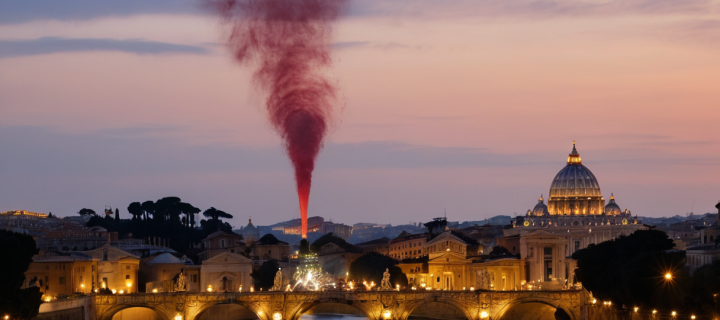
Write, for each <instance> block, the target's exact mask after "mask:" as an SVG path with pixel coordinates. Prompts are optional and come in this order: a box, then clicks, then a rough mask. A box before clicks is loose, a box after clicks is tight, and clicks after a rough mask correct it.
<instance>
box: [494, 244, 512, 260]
mask: <svg viewBox="0 0 720 320" xmlns="http://www.w3.org/2000/svg"><path fill="white" fill-rule="evenodd" d="M509 254H510V251H509V250H508V249H507V248H505V247H503V246H494V247H493V248H492V251H490V256H493V257H502V256H505V255H509Z"/></svg>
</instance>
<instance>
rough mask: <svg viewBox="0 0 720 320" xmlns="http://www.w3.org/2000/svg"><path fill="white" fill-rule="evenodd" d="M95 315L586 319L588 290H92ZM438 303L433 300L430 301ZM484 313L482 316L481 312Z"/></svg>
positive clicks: (268, 319) (274, 319) (267, 319)
mask: <svg viewBox="0 0 720 320" xmlns="http://www.w3.org/2000/svg"><path fill="white" fill-rule="evenodd" d="M94 299H95V300H94V309H95V319H96V320H112V317H113V315H115V314H116V313H117V312H119V311H121V310H123V309H127V308H132V307H144V308H149V309H152V310H154V311H155V312H156V313H157V314H158V315H159V316H160V317H161V318H162V319H164V320H178V319H182V320H197V319H199V318H200V315H202V313H203V312H204V311H206V310H208V309H209V308H211V307H213V306H215V305H218V304H237V305H240V306H243V307H245V308H247V309H249V310H251V311H252V312H254V313H255V314H256V315H257V316H258V318H259V319H260V320H279V319H285V320H298V319H299V318H300V316H301V315H303V314H304V313H306V312H307V311H309V310H310V309H312V308H313V307H315V306H317V305H320V304H324V303H339V304H344V305H350V306H352V307H354V308H357V309H358V310H360V311H361V312H362V313H364V314H365V315H366V316H367V317H368V318H369V319H370V320H381V319H393V320H406V319H407V318H408V316H410V314H411V313H412V312H413V310H415V309H416V308H418V307H419V306H421V305H423V304H427V303H430V302H435V303H441V304H446V305H452V306H454V307H456V308H457V309H458V310H460V311H461V312H462V313H463V314H465V317H466V318H467V319H473V320H475V319H492V320H495V319H502V318H503V315H504V314H505V313H507V312H508V311H509V310H511V309H513V308H515V307H518V306H521V305H523V304H527V303H540V304H545V305H549V306H552V307H554V308H559V309H563V310H564V311H565V312H566V313H567V314H568V315H569V316H570V318H571V319H572V320H581V319H587V306H589V305H590V304H591V300H590V299H591V298H590V296H589V294H588V293H587V291H585V290H584V289H581V290H564V291H480V290H478V291H474V292H473V291H352V292H254V293H250V292H243V293H238V292H224V293H198V292H187V293H146V294H144V293H139V294H126V295H96V296H94ZM434 305H437V304H434ZM485 314H487V318H483V317H484V316H485Z"/></svg>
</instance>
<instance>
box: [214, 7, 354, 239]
mask: <svg viewBox="0 0 720 320" xmlns="http://www.w3.org/2000/svg"><path fill="white" fill-rule="evenodd" d="M205 1H206V4H207V5H208V7H210V8H212V9H213V10H215V11H217V12H218V13H219V14H220V16H221V17H222V20H223V24H224V26H225V27H226V31H227V45H228V47H229V48H230V49H231V50H232V52H233V54H234V56H235V59H236V60H237V61H238V62H240V63H241V64H252V65H255V66H256V67H257V69H256V70H255V73H254V75H253V82H254V83H255V84H256V85H258V86H259V87H260V88H261V89H262V90H264V91H266V92H267V93H268V97H267V101H266V107H267V110H268V115H269V118H270V123H271V124H272V126H273V128H274V129H275V130H276V131H277V132H278V134H280V136H281V137H282V139H283V143H284V145H285V149H286V150H287V153H288V156H289V157H290V161H292V164H293V166H294V168H295V181H296V183H297V192H298V200H299V204H300V218H301V221H302V237H303V238H307V210H308V201H309V198H310V186H311V184H312V173H313V169H314V168H315V159H316V158H317V155H318V153H319V152H320V149H321V148H322V146H323V139H324V138H325V135H326V133H327V129H328V125H329V122H330V121H331V119H332V111H333V108H332V104H333V103H334V102H335V100H336V95H335V91H336V88H335V86H334V85H333V84H332V83H330V81H329V80H328V79H327V78H326V77H325V76H324V75H323V71H324V70H325V69H326V68H328V67H330V65H331V62H332V61H331V59H330V48H331V42H330V38H331V33H332V23H333V22H334V21H335V20H337V19H338V17H339V16H340V14H341V12H342V11H343V9H344V7H345V4H346V2H347V1H346V0H242V1H241V0H205Z"/></svg>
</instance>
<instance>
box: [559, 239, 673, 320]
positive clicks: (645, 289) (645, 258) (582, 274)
mask: <svg viewBox="0 0 720 320" xmlns="http://www.w3.org/2000/svg"><path fill="white" fill-rule="evenodd" d="M673 246H674V244H673V242H672V240H671V239H668V236H667V234H665V232H662V231H659V230H638V231H635V232H634V233H632V234H631V235H629V236H621V237H619V238H617V239H614V240H610V241H605V242H602V243H599V244H597V245H590V246H588V247H587V248H585V249H581V250H578V251H576V252H575V253H573V255H572V257H573V259H575V260H577V270H576V276H577V279H578V280H579V281H580V282H582V284H583V286H584V287H585V288H587V289H588V290H590V291H591V292H592V293H593V295H595V296H596V297H598V298H599V299H603V300H610V301H613V302H615V305H623V304H625V305H634V306H638V307H640V308H658V309H671V308H675V309H676V310H678V311H679V310H681V309H680V308H681V307H682V306H683V300H684V294H683V292H682V290H681V288H682V286H683V282H684V281H686V279H687V276H686V273H685V271H684V268H683V267H684V259H685V254H684V252H680V251H672V250H670V249H672V247H673ZM666 272H671V273H672V274H673V277H674V279H673V280H672V281H666V280H664V279H663V275H664V274H665V273H666Z"/></svg>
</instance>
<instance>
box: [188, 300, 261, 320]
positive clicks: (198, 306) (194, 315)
mask: <svg viewBox="0 0 720 320" xmlns="http://www.w3.org/2000/svg"><path fill="white" fill-rule="evenodd" d="M219 305H238V306H241V307H243V308H246V309H248V310H250V312H252V313H254V314H255V315H256V316H257V317H258V319H260V320H270V319H272V313H271V312H272V311H271V310H266V309H267V308H263V306H262V305H261V304H258V303H253V302H248V301H243V300H239V299H232V300H215V301H205V302H198V303H195V304H191V305H189V306H188V308H187V310H186V312H185V317H184V318H183V319H185V320H197V319H199V318H200V316H201V315H202V314H203V313H204V312H205V311H207V310H208V309H210V308H212V307H215V306H219Z"/></svg>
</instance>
